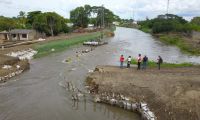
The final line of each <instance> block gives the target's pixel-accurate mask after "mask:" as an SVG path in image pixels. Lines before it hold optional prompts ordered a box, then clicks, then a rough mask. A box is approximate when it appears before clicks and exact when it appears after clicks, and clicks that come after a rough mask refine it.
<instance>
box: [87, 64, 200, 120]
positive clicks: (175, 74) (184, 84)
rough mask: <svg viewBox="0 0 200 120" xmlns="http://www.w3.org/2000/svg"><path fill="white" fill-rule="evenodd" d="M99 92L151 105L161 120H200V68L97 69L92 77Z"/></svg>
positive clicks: (102, 67) (92, 82)
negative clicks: (119, 95) (114, 94)
mask: <svg viewBox="0 0 200 120" xmlns="http://www.w3.org/2000/svg"><path fill="white" fill-rule="evenodd" d="M87 82H88V84H89V85H90V87H94V86H95V85H98V86H99V87H98V92H99V93H102V92H112V93H120V94H124V95H125V96H128V97H129V98H130V99H131V100H132V101H133V102H141V101H144V102H147V103H148V105H149V107H150V109H151V110H152V111H153V112H154V113H155V115H156V117H157V118H158V120H200V102H199V101H200V68H199V67H187V68H185V67H184V68H165V69H161V70H160V71H159V70H157V69H156V68H151V69H147V70H141V71H138V70H136V68H130V69H127V68H124V69H120V68H119V67H114V66H97V68H96V70H95V71H94V72H93V73H91V74H90V75H89V76H88V79H87Z"/></svg>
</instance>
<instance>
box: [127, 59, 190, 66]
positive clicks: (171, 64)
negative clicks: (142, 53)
mask: <svg viewBox="0 0 200 120" xmlns="http://www.w3.org/2000/svg"><path fill="white" fill-rule="evenodd" d="M131 64H137V60H136V59H132V61H131ZM147 66H148V67H157V62H155V61H148V65H147ZM192 66H194V65H193V64H192V63H180V64H175V63H166V62H164V63H162V64H161V67H165V68H170V67H172V68H173V67H192Z"/></svg>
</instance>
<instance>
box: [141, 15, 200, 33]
mask: <svg viewBox="0 0 200 120" xmlns="http://www.w3.org/2000/svg"><path fill="white" fill-rule="evenodd" d="M138 24H139V25H140V29H149V30H151V32H152V33H155V34H156V33H163V32H184V33H188V32H191V31H193V30H195V31H200V17H194V18H193V19H192V20H191V21H190V22H188V21H186V20H185V19H183V18H182V17H180V16H177V15H174V14H165V15H158V16H157V17H156V18H154V19H148V18H147V19H146V20H144V21H139V22H138Z"/></svg>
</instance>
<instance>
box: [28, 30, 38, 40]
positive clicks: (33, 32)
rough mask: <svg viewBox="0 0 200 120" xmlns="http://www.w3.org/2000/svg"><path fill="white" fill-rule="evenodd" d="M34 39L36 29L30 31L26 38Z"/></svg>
mask: <svg viewBox="0 0 200 120" xmlns="http://www.w3.org/2000/svg"><path fill="white" fill-rule="evenodd" d="M34 39H36V31H35V30H33V31H32V32H30V33H29V34H28V40H34Z"/></svg>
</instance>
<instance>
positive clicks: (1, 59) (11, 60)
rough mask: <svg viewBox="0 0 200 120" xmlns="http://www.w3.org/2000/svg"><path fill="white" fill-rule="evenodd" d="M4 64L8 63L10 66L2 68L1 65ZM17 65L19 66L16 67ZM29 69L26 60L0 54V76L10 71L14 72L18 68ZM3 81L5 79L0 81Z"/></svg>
mask: <svg viewBox="0 0 200 120" xmlns="http://www.w3.org/2000/svg"><path fill="white" fill-rule="evenodd" d="M4 65H10V66H12V68H10V69H3V68H2V67H3V66H4ZM17 65H19V66H20V68H17V67H16V66H17ZM27 69H29V62H28V60H19V59H18V58H15V57H10V56H6V55H1V54H0V77H4V76H6V75H8V74H10V73H13V72H16V71H18V70H23V71H24V70H27ZM0 82H5V81H0Z"/></svg>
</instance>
